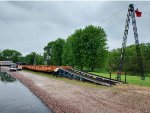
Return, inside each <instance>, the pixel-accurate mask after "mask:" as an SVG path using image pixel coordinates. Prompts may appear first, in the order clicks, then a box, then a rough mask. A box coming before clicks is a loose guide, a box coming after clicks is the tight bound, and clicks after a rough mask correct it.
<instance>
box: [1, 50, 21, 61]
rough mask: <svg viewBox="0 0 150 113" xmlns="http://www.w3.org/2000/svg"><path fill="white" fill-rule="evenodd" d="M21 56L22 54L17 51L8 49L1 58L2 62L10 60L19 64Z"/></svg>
mask: <svg viewBox="0 0 150 113" xmlns="http://www.w3.org/2000/svg"><path fill="white" fill-rule="evenodd" d="M21 56H22V54H21V53H20V52H18V51H16V50H10V49H6V50H3V51H2V52H1V55H0V58H1V60H10V61H13V62H14V63H17V62H19V59H20V57H21Z"/></svg>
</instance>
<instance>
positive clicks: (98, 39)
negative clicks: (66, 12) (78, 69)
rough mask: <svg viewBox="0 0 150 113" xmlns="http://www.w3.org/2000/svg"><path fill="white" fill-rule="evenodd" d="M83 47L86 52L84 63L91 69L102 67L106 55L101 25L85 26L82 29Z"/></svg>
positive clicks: (104, 34) (104, 36)
mask: <svg viewBox="0 0 150 113" xmlns="http://www.w3.org/2000/svg"><path fill="white" fill-rule="evenodd" d="M82 39H83V41H82V42H83V45H84V46H83V47H84V48H85V50H84V52H85V54H86V57H85V58H86V60H85V61H86V65H87V66H88V67H91V70H92V71H93V70H94V68H95V67H101V68H102V67H103V66H104V64H105V61H106V57H107V43H106V41H107V39H106V33H105V31H104V30H103V29H102V28H101V27H96V26H92V25H90V26H87V27H86V28H85V29H84V30H83V36H82Z"/></svg>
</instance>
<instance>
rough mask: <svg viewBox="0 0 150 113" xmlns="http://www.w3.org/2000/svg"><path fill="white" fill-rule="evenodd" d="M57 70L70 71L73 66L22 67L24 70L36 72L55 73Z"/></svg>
mask: <svg viewBox="0 0 150 113" xmlns="http://www.w3.org/2000/svg"><path fill="white" fill-rule="evenodd" d="M56 68H63V69H69V68H72V67H71V66H47V65H22V69H29V70H34V71H43V72H54V70H55V69H56Z"/></svg>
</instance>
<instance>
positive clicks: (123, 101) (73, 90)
mask: <svg viewBox="0 0 150 113" xmlns="http://www.w3.org/2000/svg"><path fill="white" fill-rule="evenodd" d="M5 69H6V70H7V68H5ZM9 73H10V74H11V75H12V76H14V77H16V78H18V79H19V80H20V81H21V82H22V83H23V84H25V85H26V86H27V87H28V88H29V89H30V90H31V91H32V92H33V93H34V94H35V95H37V96H38V97H39V98H41V100H42V101H43V102H44V103H45V104H46V105H47V106H49V107H50V108H51V109H52V110H53V112H55V113H150V87H142V86H134V85H118V86H113V87H102V86H97V87H86V86H81V85H76V84H70V83H67V82H65V81H60V80H57V79H51V78H48V77H45V76H39V75H36V74H33V73H30V72H26V71H18V72H9Z"/></svg>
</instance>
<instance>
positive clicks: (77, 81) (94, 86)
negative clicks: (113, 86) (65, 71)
mask: <svg viewBox="0 0 150 113" xmlns="http://www.w3.org/2000/svg"><path fill="white" fill-rule="evenodd" d="M24 71H26V72H30V73H33V74H36V75H39V76H45V77H48V78H50V79H54V80H59V81H64V82H67V83H69V84H73V85H79V86H83V87H88V88H105V87H106V86H101V85H97V84H93V83H90V82H81V81H79V80H72V79H69V78H65V77H56V76H53V75H52V74H50V73H43V72H37V71H32V70H24Z"/></svg>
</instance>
